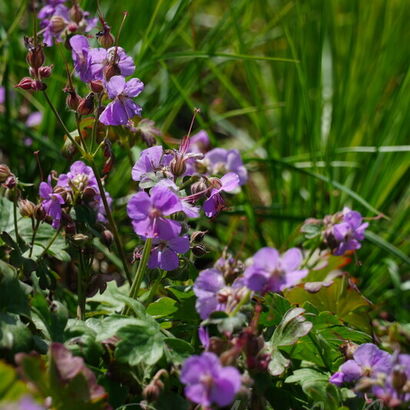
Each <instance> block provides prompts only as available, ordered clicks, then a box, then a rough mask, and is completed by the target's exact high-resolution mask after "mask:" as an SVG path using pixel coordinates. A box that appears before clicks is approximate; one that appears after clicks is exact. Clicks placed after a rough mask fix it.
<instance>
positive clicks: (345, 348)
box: [340, 341, 359, 360]
mask: <svg viewBox="0 0 410 410" xmlns="http://www.w3.org/2000/svg"><path fill="white" fill-rule="evenodd" d="M358 347H359V346H358V345H357V344H356V343H353V342H349V341H348V342H346V343H343V344H341V345H340V350H341V352H342V353H343V355H344V357H345V358H346V360H350V359H353V353H354V352H355V351H356V350H357V348H358Z"/></svg>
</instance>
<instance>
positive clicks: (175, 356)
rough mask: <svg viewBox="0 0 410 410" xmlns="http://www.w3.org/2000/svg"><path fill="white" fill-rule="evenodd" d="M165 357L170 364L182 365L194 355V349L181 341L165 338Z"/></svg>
mask: <svg viewBox="0 0 410 410" xmlns="http://www.w3.org/2000/svg"><path fill="white" fill-rule="evenodd" d="M164 342H165V355H166V357H167V359H168V361H169V362H171V363H182V362H183V361H184V360H185V359H186V358H188V357H189V356H191V355H192V354H193V353H194V348H193V347H192V345H191V344H190V343H188V342H186V341H185V340H183V339H178V338H173V337H166V338H164Z"/></svg>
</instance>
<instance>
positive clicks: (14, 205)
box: [13, 199, 19, 243]
mask: <svg viewBox="0 0 410 410" xmlns="http://www.w3.org/2000/svg"><path fill="white" fill-rule="evenodd" d="M13 219H14V232H15V233H16V243H18V242H19V230H18V226H17V199H14V201H13Z"/></svg>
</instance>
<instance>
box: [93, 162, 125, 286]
mask: <svg viewBox="0 0 410 410" xmlns="http://www.w3.org/2000/svg"><path fill="white" fill-rule="evenodd" d="M91 168H92V169H93V171H94V175H95V179H96V180H97V184H98V189H99V191H100V195H101V199H102V201H103V205H104V209H105V214H106V215H107V219H108V223H109V225H110V229H111V231H112V234H113V236H114V242H115V246H116V247H117V250H118V253H119V255H120V258H121V262H122V266H123V268H124V272H125V275H126V277H127V280H128V282H129V283H130V284H131V281H132V278H131V273H130V271H129V269H128V263H127V257H126V255H125V251H124V247H123V245H122V243H121V238H120V235H119V233H118V229H117V225H116V223H115V221H114V218H113V216H112V212H111V208H110V206H109V205H108V201H107V197H106V195H105V190H104V186H103V184H102V181H101V176H100V172H99V170H98V168H97V167H96V165H95V163H94V161H92V163H91Z"/></svg>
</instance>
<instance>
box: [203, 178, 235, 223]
mask: <svg viewBox="0 0 410 410" xmlns="http://www.w3.org/2000/svg"><path fill="white" fill-rule="evenodd" d="M218 185H219V186H218V188H213V189H212V191H211V195H210V196H209V198H208V199H207V200H206V201H205V202H204V211H205V215H206V216H208V217H209V218H212V217H214V216H215V215H217V214H218V213H219V212H220V211H221V209H223V208H224V206H225V201H224V200H223V198H222V195H221V192H232V191H234V190H235V189H236V188H238V186H239V177H238V175H237V174H235V173H234V172H229V173H228V174H225V175H224V176H223V177H222V178H221V179H220V182H219V181H218Z"/></svg>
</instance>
